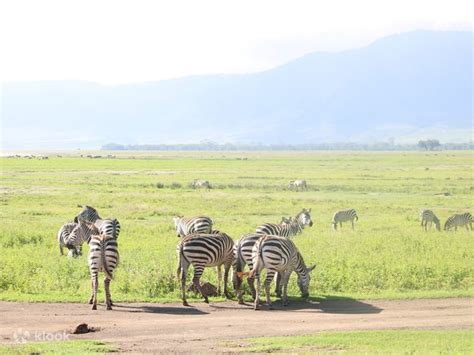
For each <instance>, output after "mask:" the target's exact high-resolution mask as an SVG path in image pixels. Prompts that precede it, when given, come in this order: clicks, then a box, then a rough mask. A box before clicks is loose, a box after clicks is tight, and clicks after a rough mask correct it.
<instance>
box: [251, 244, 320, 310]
mask: <svg viewBox="0 0 474 355" xmlns="http://www.w3.org/2000/svg"><path fill="white" fill-rule="evenodd" d="M252 262H253V268H252V270H251V271H250V273H249V277H254V278H255V279H256V280H257V289H256V297H255V300H254V309H255V310H257V309H258V307H259V303H260V300H259V294H260V289H261V285H260V273H261V272H262V270H263V269H267V275H266V279H265V295H266V304H267V305H268V306H269V307H270V309H271V308H272V306H271V301H270V283H271V282H272V280H273V277H274V276H275V273H276V272H278V273H280V274H281V279H282V282H281V285H282V287H283V297H282V301H283V304H284V305H285V306H286V305H288V281H289V279H290V276H291V273H292V272H293V271H295V272H296V273H297V274H298V286H299V288H300V291H301V295H302V297H304V298H306V297H308V296H309V291H308V289H309V283H310V281H311V276H310V273H311V271H312V270H313V269H314V268H315V267H316V265H314V266H312V267H306V264H305V262H304V260H303V257H302V255H301V254H300V252H299V251H298V249H297V248H296V246H295V244H294V243H293V241H291V240H290V239H288V238H285V237H278V236H273V235H265V236H263V237H262V238H260V239H258V240H257V242H256V243H255V245H254V246H253V249H252Z"/></svg>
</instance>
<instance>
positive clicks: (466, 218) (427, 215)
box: [420, 210, 473, 231]
mask: <svg viewBox="0 0 474 355" xmlns="http://www.w3.org/2000/svg"><path fill="white" fill-rule="evenodd" d="M420 219H421V227H423V228H424V230H425V231H427V230H428V224H429V227H430V228H431V227H432V225H433V224H434V225H435V226H436V229H437V230H438V231H440V230H441V222H440V220H439V218H438V217H437V216H436V215H435V214H434V212H433V211H432V210H423V211H421V213H420ZM472 222H473V221H472V215H471V214H470V213H469V212H465V213H460V214H453V215H451V216H449V217H448V218H447V219H446V222H445V223H444V230H445V231H449V230H451V229H453V228H454V230H455V231H457V230H458V227H466V229H467V230H469V229H470V230H472Z"/></svg>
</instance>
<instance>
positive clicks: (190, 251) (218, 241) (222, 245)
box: [176, 233, 234, 306]
mask: <svg viewBox="0 0 474 355" xmlns="http://www.w3.org/2000/svg"><path fill="white" fill-rule="evenodd" d="M176 249H177V252H178V259H179V262H178V270H177V276H178V279H179V278H180V277H181V295H182V300H183V305H184V306H188V302H187V301H186V276H187V272H188V268H189V265H193V267H194V276H193V284H194V287H195V288H196V289H197V290H198V291H199V293H201V295H202V296H203V297H204V302H206V303H209V300H208V298H207V295H205V294H203V292H202V290H201V283H200V281H199V280H200V278H201V275H202V273H203V271H204V268H205V267H209V266H211V267H212V266H217V271H218V274H217V275H218V276H217V278H218V287H217V290H218V292H219V291H220V286H221V278H222V275H221V266H222V265H224V294H225V296H226V297H227V298H230V294H229V292H228V290H227V280H228V277H229V269H230V267H231V266H232V262H233V260H234V241H233V240H232V238H230V237H229V236H228V235H227V234H225V233H221V234H201V233H195V234H190V235H188V236H186V237H184V238H182V239H181V240H180V241H179V243H178V246H177V248H176Z"/></svg>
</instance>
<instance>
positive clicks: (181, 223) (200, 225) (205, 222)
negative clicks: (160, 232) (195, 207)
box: [173, 216, 213, 237]
mask: <svg viewBox="0 0 474 355" xmlns="http://www.w3.org/2000/svg"><path fill="white" fill-rule="evenodd" d="M173 222H174V226H175V228H176V234H177V235H178V237H184V236H186V235H188V234H192V233H210V232H211V230H212V224H213V222H212V219H210V218H209V217H206V216H200V217H189V218H186V217H183V216H176V217H174V218H173Z"/></svg>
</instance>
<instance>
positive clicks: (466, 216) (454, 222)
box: [444, 212, 472, 231]
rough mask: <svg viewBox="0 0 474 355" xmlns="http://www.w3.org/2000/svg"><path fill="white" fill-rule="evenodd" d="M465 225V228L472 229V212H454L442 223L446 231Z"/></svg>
mask: <svg viewBox="0 0 474 355" xmlns="http://www.w3.org/2000/svg"><path fill="white" fill-rule="evenodd" d="M463 226H464V227H466V229H467V230H469V229H471V230H472V214H470V213H469V212H465V213H461V214H454V215H452V216H450V217H448V219H447V220H446V222H445V223H444V230H445V231H448V230H450V229H451V228H453V227H454V230H455V231H457V230H458V227H463Z"/></svg>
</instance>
